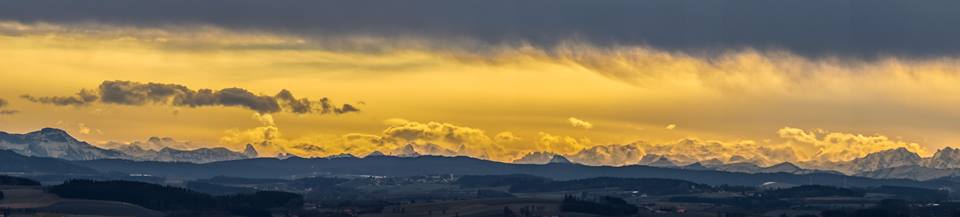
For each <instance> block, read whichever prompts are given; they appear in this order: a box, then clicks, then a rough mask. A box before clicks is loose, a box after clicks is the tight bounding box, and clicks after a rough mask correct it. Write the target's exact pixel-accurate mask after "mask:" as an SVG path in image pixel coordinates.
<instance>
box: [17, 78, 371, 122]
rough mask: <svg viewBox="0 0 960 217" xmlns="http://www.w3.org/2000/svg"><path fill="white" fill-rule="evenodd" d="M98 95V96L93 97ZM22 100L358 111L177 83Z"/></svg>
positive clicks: (121, 84)
mask: <svg viewBox="0 0 960 217" xmlns="http://www.w3.org/2000/svg"><path fill="white" fill-rule="evenodd" d="M95 94H99V95H95ZM22 97H23V98H24V99H27V100H30V101H32V102H36V103H42V104H52V105H59V106H71V105H73V106H82V105H87V104H90V103H93V102H95V101H96V100H97V99H99V100H100V102H102V103H106V104H120V105H134V106H136V105H146V104H162V105H172V106H182V107H204V106H227V107H241V108H246V109H250V110H253V111H256V112H258V113H262V114H267V113H277V112H281V111H288V112H292V113H297V114H307V113H320V114H331V113H332V114H343V113H350V112H358V111H359V110H358V109H356V108H355V107H354V106H353V105H350V104H343V105H342V106H340V107H337V106H336V105H333V104H332V103H331V102H330V100H328V99H327V98H321V99H320V100H318V101H311V100H309V99H307V98H296V97H294V96H293V94H292V93H290V91H288V90H281V91H280V93H278V94H277V95H276V96H269V95H258V94H255V93H253V92H250V91H248V90H246V89H243V88H237V87H231V88H224V89H220V90H212V89H198V90H193V89H190V88H188V87H186V86H183V85H179V84H164V83H140V82H133V81H104V82H103V83H101V84H100V86H99V88H98V90H97V91H96V93H94V92H93V91H89V90H83V91H80V93H78V94H77V96H53V97H34V96H30V95H23V96H22Z"/></svg>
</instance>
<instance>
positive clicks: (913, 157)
mask: <svg viewBox="0 0 960 217" xmlns="http://www.w3.org/2000/svg"><path fill="white" fill-rule="evenodd" d="M141 144H150V145H151V147H156V146H157V145H167V144H181V145H182V144H189V143H183V142H177V141H176V140H173V139H171V138H160V137H151V138H150V140H148V141H147V142H142V143H137V142H134V143H129V144H120V143H113V144H110V146H112V147H113V148H111V149H105V148H101V147H97V146H93V145H91V144H89V143H86V142H83V141H79V140H77V139H75V138H74V137H72V136H70V135H69V134H68V133H67V132H65V131H63V130H60V129H55V128H43V129H41V130H38V131H35V132H30V133H25V134H11V133H6V132H0V150H9V151H12V152H14V153H17V154H19V155H24V156H33V157H50V158H57V159H64V160H71V161H78V160H98V159H127V160H135V161H157V162H190V163H210V162H219V161H230V160H242V159H250V158H256V157H257V156H258V155H259V154H258V153H257V150H256V148H255V147H254V146H252V145H249V144H248V145H246V147H245V149H244V150H243V151H242V152H236V151H231V150H229V149H226V148H199V149H193V150H182V149H176V148H170V147H163V148H160V149H151V148H144V147H142V146H140V145H141ZM460 149H464V148H463V147H461V148H460ZM461 151H462V150H458V151H455V150H451V149H447V148H444V147H441V146H439V145H436V144H429V143H427V144H413V143H411V144H407V145H404V146H401V147H399V148H397V149H393V150H387V151H386V152H387V153H389V155H391V156H398V157H410V158H413V157H420V156H448V157H451V156H461V155H462V154H460V152H461ZM620 152H626V154H621V155H617V157H603V160H602V161H597V160H590V159H592V158H593V157H591V156H609V155H611V154H612V153H620ZM640 153H641V152H640V151H639V150H637V149H636V147H634V146H628V145H610V146H603V147H602V148H598V147H592V148H589V149H584V150H582V151H580V152H577V153H574V154H570V155H559V154H555V153H550V152H531V153H528V154H526V155H524V156H523V157H521V158H520V159H517V160H515V161H514V162H513V163H516V164H554V163H574V164H583V165H597V164H598V163H609V162H610V161H611V160H615V161H622V162H623V163H627V162H635V163H631V164H614V165H615V166H629V165H646V166H652V167H661V168H687V169H690V170H698V171H704V170H707V171H709V170H713V171H724V172H739V173H790V174H809V173H843V174H847V175H855V176H863V177H871V178H904V179H917V180H929V179H937V178H943V177H953V176H960V149H957V148H950V147H948V148H943V149H940V150H938V151H937V152H936V153H935V154H934V155H933V156H931V157H927V158H923V157H921V156H920V155H918V154H916V153H914V152H911V151H910V150H908V149H906V148H895V149H889V150H884V151H879V152H874V153H870V154H867V155H865V156H863V157H860V158H856V159H853V160H851V161H846V162H798V163H787V162H784V163H779V164H775V165H771V166H767V167H763V166H760V165H758V164H757V163H756V162H755V161H753V160H751V159H748V158H745V157H742V156H731V157H730V159H728V160H726V161H722V160H719V159H717V158H712V159H709V160H705V161H699V162H698V161H693V163H689V162H690V159H687V158H683V156H680V157H681V159H680V160H676V159H673V158H672V157H675V156H672V155H671V156H665V155H657V154H644V155H642V156H641V155H640ZM381 155H383V153H381V152H379V151H377V152H373V153H371V155H369V156H368V157H370V156H381ZM340 157H351V156H348V155H342V154H340V155H331V156H330V158H340ZM351 158H355V157H351ZM680 162H687V163H680ZM601 165H605V164H601Z"/></svg>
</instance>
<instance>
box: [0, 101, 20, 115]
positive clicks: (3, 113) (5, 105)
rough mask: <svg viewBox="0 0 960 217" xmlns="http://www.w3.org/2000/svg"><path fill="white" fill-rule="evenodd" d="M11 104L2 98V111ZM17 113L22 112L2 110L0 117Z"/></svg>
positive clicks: (0, 102)
mask: <svg viewBox="0 0 960 217" xmlns="http://www.w3.org/2000/svg"><path fill="white" fill-rule="evenodd" d="M9 104H10V103H9V102H7V100H5V99H3V98H0V109H2V108H4V107H7V105H9ZM16 113H20V111H17V110H8V109H2V110H0V115H12V114H16Z"/></svg>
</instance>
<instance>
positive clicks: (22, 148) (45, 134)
mask: <svg viewBox="0 0 960 217" xmlns="http://www.w3.org/2000/svg"><path fill="white" fill-rule="evenodd" d="M151 140H155V141H157V142H159V141H163V139H159V140H158V138H156V137H154V138H151ZM149 143H154V141H151V142H149ZM142 144H143V143H136V142H135V143H130V144H117V143H114V144H111V145H110V146H114V148H111V149H105V148H100V147H97V146H94V145H91V144H89V143H87V142H83V141H80V140H77V139H76V138H74V137H72V136H70V134H68V133H67V132H66V131H64V130H61V129H56V128H43V129H41V130H39V131H35V132H30V133H26V134H11V133H6V132H0V150H9V151H13V152H15V153H17V154H20V155H23V156H31V157H49V158H57V159H63V160H97V159H127V160H137V161H161V162H192V163H207V162H215V161H226V160H239V159H248V158H255V157H257V151H256V149H255V148H254V147H253V146H252V145H249V144H248V145H247V146H246V148H245V149H244V151H243V152H234V151H230V150H229V149H226V148H199V149H192V150H181V149H174V148H170V147H163V148H160V149H159V150H154V149H149V148H143V147H141V145H142Z"/></svg>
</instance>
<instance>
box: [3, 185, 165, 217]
mask: <svg viewBox="0 0 960 217" xmlns="http://www.w3.org/2000/svg"><path fill="white" fill-rule="evenodd" d="M0 191H2V192H3V194H4V198H3V199H2V200H0V208H4V209H34V210H36V213H25V214H22V216H144V217H160V216H163V213H161V212H157V211H154V210H150V209H146V208H143V207H140V206H137V205H133V204H129V203H123V202H115V201H100V200H74V199H62V198H59V197H57V196H56V195H53V194H50V193H47V192H44V191H43V189H41V188H39V187H11V186H4V187H0ZM12 216H21V215H18V214H17V213H13V215H12Z"/></svg>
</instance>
